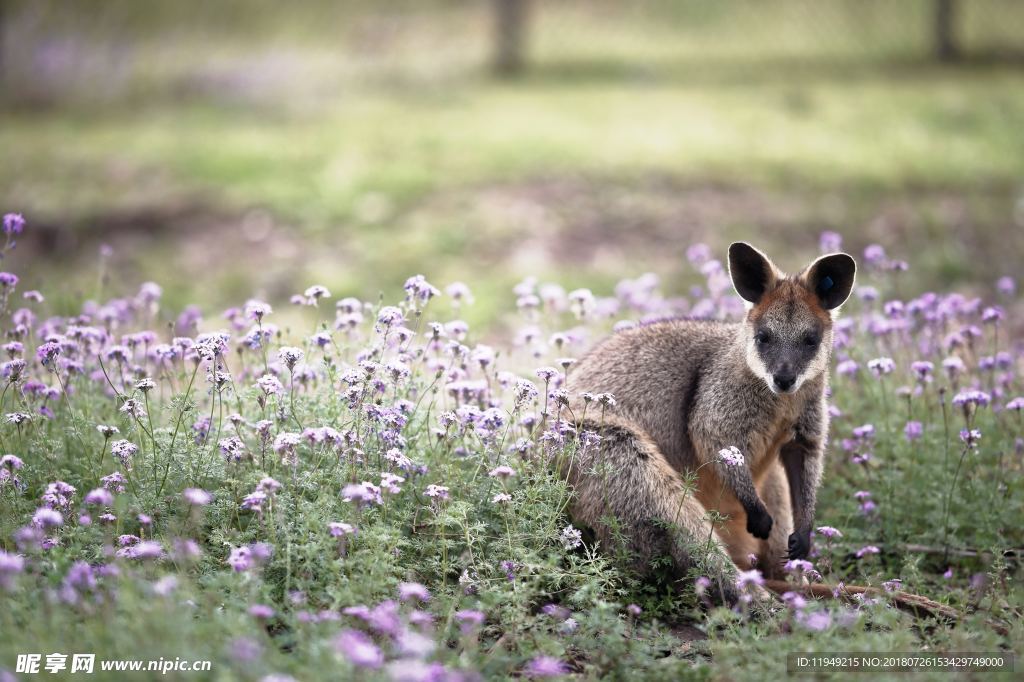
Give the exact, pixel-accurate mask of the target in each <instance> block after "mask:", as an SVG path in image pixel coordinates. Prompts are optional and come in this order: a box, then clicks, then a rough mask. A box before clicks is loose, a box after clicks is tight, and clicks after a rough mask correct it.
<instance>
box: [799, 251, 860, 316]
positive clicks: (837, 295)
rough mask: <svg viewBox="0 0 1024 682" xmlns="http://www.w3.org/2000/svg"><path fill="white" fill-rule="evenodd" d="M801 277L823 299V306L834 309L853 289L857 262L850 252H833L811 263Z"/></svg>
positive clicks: (819, 298) (826, 308)
mask: <svg viewBox="0 0 1024 682" xmlns="http://www.w3.org/2000/svg"><path fill="white" fill-rule="evenodd" d="M801 278H802V279H803V281H804V283H805V284H806V285H807V287H808V288H809V289H810V290H811V291H813V292H814V294H815V296H817V297H818V300H819V301H821V307H822V308H824V309H825V310H834V309H836V308H838V307H839V306H841V305H842V304H843V303H845V302H846V299H847V298H849V297H850V292H851V291H853V282H854V280H855V279H857V263H856V261H854V260H853V257H852V256H850V255H848V254H845V253H831V254H829V255H827V256H822V257H821V258H819V259H818V260H816V261H814V262H813V263H811V264H810V266H808V268H807V269H806V270H805V271H804V273H803V275H801Z"/></svg>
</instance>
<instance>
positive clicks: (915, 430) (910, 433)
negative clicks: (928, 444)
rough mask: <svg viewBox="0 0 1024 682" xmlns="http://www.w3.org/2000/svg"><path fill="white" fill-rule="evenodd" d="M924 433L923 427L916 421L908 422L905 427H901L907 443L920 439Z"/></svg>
mask: <svg viewBox="0 0 1024 682" xmlns="http://www.w3.org/2000/svg"><path fill="white" fill-rule="evenodd" d="M922 433H924V425H922V424H921V422H918V421H909V422H907V425H906V426H905V427H903V435H904V436H906V438H907V440H908V441H915V440H917V439H918V438H920V437H921V434H922Z"/></svg>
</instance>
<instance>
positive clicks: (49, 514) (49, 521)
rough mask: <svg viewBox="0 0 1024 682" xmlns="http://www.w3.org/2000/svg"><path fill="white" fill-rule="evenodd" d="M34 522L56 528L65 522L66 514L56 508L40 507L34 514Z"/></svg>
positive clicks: (45, 526) (41, 525)
mask: <svg viewBox="0 0 1024 682" xmlns="http://www.w3.org/2000/svg"><path fill="white" fill-rule="evenodd" d="M32 523H34V524H35V525H36V526H38V527H40V528H55V527H57V526H60V525H63V524H64V516H63V515H62V514H61V513H60V512H59V511H57V510H56V509H50V508H49V507H40V508H39V509H37V510H36V513H35V514H33V515H32Z"/></svg>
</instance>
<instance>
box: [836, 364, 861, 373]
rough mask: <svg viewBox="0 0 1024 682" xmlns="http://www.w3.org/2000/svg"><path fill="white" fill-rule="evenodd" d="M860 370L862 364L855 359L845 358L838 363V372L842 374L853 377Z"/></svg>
mask: <svg viewBox="0 0 1024 682" xmlns="http://www.w3.org/2000/svg"><path fill="white" fill-rule="evenodd" d="M859 371H860V365H858V364H857V362H856V361H854V360H843V361H842V362H840V363H839V364H838V365H836V373H837V374H839V375H840V376H848V377H853V376H856V375H857V372H859Z"/></svg>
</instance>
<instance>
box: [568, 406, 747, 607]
mask: <svg viewBox="0 0 1024 682" xmlns="http://www.w3.org/2000/svg"><path fill="white" fill-rule="evenodd" d="M579 428H583V429H589V430H593V431H596V432H599V433H600V434H601V437H602V438H601V441H600V443H599V444H597V445H593V446H590V447H589V448H588V449H587V450H586V451H585V452H583V453H577V454H576V455H575V457H574V458H572V459H571V460H570V461H566V462H562V464H561V467H560V468H561V470H562V472H563V475H566V476H568V480H569V484H570V485H572V487H573V489H574V492H575V500H574V502H573V505H572V507H571V508H570V513H571V515H572V517H573V520H574V522H576V523H577V524H579V525H581V526H588V527H590V528H591V529H593V530H594V532H595V534H596V535H597V538H598V540H599V541H600V542H601V545H602V546H603V547H605V548H609V549H611V550H613V551H614V550H615V549H618V548H620V545H619V542H618V540H617V538H622V540H623V541H624V542H625V543H626V547H625V549H627V550H628V551H629V553H630V555H631V556H632V557H633V558H634V561H635V566H636V568H637V570H638V571H639V572H641V573H644V574H646V573H649V572H650V569H651V564H652V561H653V559H654V558H655V557H658V556H665V557H668V558H670V559H671V562H672V569H673V574H674V575H676V576H679V577H682V576H684V575H686V573H687V571H689V570H690V569H691V568H693V567H697V566H701V567H702V568H703V569H705V570H706V571H707V573H708V577H709V578H711V581H712V588H711V590H710V592H712V593H713V594H712V595H711V596H712V598H713V599H715V600H716V601H719V602H725V603H727V604H734V603H735V602H736V601H737V599H738V597H739V593H738V591H737V587H736V566H735V564H733V562H732V561H731V560H730V559H729V556H728V555H727V554H726V552H725V548H724V547H723V545H722V543H721V541H720V540H719V539H718V536H717V534H715V533H714V532H712V528H711V526H710V524H709V523H708V521H707V519H706V518H705V510H704V507H703V506H702V505H701V504H700V503H699V502H698V501H697V500H696V499H695V498H694V496H693V494H692V493H690V492H688V491H686V490H685V487H684V485H683V481H682V478H681V477H680V475H679V474H678V473H676V472H675V470H673V469H672V467H671V466H670V465H669V463H668V462H667V461H666V460H665V456H664V455H663V454H662V453H661V452H660V451H659V450H658V447H657V446H656V445H655V444H654V442H653V441H651V440H650V438H648V437H647V436H646V435H645V434H643V433H642V432H640V431H639V430H638V429H636V428H635V427H632V426H626V425H623V424H618V423H615V422H614V421H612V420H611V419H608V420H606V421H605V422H604V424H603V425H600V426H599V425H598V424H592V423H587V424H584V425H582V427H579ZM567 457H568V456H567ZM611 519H614V521H613V522H612V523H611V524H609V521H610V520H611ZM616 531H618V532H616Z"/></svg>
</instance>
